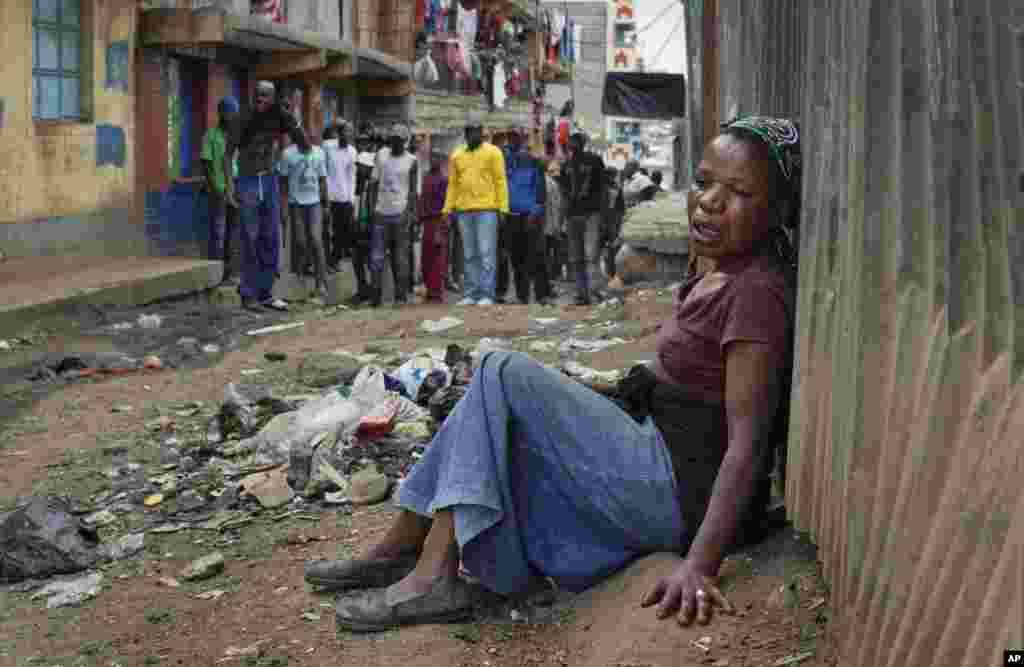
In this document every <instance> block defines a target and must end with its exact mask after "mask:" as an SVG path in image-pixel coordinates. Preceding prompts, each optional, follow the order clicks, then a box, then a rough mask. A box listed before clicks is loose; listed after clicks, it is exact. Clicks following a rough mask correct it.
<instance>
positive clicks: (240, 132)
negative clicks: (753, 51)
mask: <svg viewBox="0 0 1024 667" xmlns="http://www.w3.org/2000/svg"><path fill="white" fill-rule="evenodd" d="M275 94H276V93H275V89H274V84H272V83H270V82H269V81H260V82H258V83H257V84H256V92H255V94H254V95H253V108H252V111H251V112H250V113H248V114H247V115H246V116H245V117H243V118H242V119H241V121H240V122H239V123H238V126H237V128H236V131H235V132H232V133H230V134H229V135H228V142H227V147H226V149H225V153H224V172H225V173H231V169H232V164H233V162H234V161H235V159H236V158H237V160H238V177H237V179H234V181H232V179H230V178H228V179H225V184H226V187H225V194H226V198H227V200H228V203H229V204H231V205H233V206H236V207H237V208H238V211H239V221H240V225H239V231H240V232H241V233H240V236H241V246H242V281H241V284H240V285H239V288H238V291H239V293H240V294H241V295H242V305H243V307H245V308H247V309H250V310H255V309H258V308H259V307H260V306H263V307H266V308H272V309H274V310H287V309H288V304H287V303H285V302H284V301H282V300H281V299H275V298H274V297H273V288H274V280H275V278H276V277H277V275H278V271H279V267H278V262H279V261H280V251H281V191H280V189H281V185H280V183H279V182H278V176H277V175H276V174H275V173H274V171H275V170H274V166H275V163H276V161H277V159H278V154H279V151H280V145H279V141H278V137H279V136H280V135H281V134H285V133H287V134H288V136H289V137H291V139H292V141H294V142H295V144H296V145H297V146H298V147H299V150H300V151H302V152H303V153H306V152H308V151H309V141H308V140H307V139H306V135H305V133H304V132H302V130H301V129H300V128H299V124H298V122H297V121H296V120H295V116H294V115H293V114H292V113H291V112H290V111H288V110H287V109H285V108H284V107H283V106H282V105H281V103H280V102H277V101H275Z"/></svg>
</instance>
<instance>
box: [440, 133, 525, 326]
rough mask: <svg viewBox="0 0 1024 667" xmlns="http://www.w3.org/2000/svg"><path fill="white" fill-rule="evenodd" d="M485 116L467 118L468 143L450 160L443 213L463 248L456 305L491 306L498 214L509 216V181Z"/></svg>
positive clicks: (496, 249) (493, 288) (499, 151)
mask: <svg viewBox="0 0 1024 667" xmlns="http://www.w3.org/2000/svg"><path fill="white" fill-rule="evenodd" d="M483 125H484V123H483V115H482V114H478V113H472V114H470V115H469V117H468V118H467V120H466V145H465V146H462V147H460V148H457V149H456V150H455V152H453V153H452V155H451V157H450V158H449V160H448V193H447V195H446V196H445V201H444V211H443V213H444V215H446V216H449V217H450V219H451V220H452V222H453V223H457V224H458V225H459V231H460V232H461V235H462V247H463V253H464V262H463V265H464V266H463V282H462V284H463V296H464V298H463V299H462V301H460V302H459V305H460V306H471V305H479V306H492V305H494V297H495V287H496V285H495V269H496V267H497V263H498V257H497V252H498V216H499V215H502V216H504V215H508V212H509V208H508V180H507V178H506V176H505V158H504V156H503V155H502V154H501V150H500V149H498V148H497V147H496V146H494V145H493V144H491V143H487V142H484V140H483V131H484V127H483Z"/></svg>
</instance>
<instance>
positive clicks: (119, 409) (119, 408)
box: [110, 403, 135, 414]
mask: <svg viewBox="0 0 1024 667" xmlns="http://www.w3.org/2000/svg"><path fill="white" fill-rule="evenodd" d="M134 409H135V408H133V407H132V406H130V405H128V404H127V403H115V404H114V405H112V406H110V411H111V412H113V413H115V414H118V413H123V412H131V411H132V410H134Z"/></svg>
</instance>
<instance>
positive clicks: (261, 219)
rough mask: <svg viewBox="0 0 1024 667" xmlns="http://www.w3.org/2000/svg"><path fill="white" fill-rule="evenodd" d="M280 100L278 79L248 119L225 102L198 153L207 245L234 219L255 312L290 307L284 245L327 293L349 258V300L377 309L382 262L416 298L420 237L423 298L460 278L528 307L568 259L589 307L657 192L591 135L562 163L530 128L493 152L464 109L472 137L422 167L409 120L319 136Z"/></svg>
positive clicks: (403, 291)
mask: <svg viewBox="0 0 1024 667" xmlns="http://www.w3.org/2000/svg"><path fill="white" fill-rule="evenodd" d="M275 97H276V94H275V90H274V87H273V84H271V83H269V82H260V83H258V84H257V86H256V91H255V95H254V99H253V105H252V110H251V111H250V112H248V113H247V114H245V115H244V116H240V115H239V104H238V102H237V100H234V99H233V98H225V99H224V100H222V101H221V102H220V104H219V106H218V109H219V111H220V123H219V125H218V127H216V128H214V129H212V130H210V132H208V133H207V138H206V139H205V140H204V147H203V153H202V159H203V161H204V165H205V167H206V174H207V179H206V180H207V189H208V191H209V192H210V196H211V212H212V215H211V225H210V244H209V254H210V257H211V258H213V259H225V258H226V257H227V256H228V255H229V253H230V250H229V248H228V247H226V240H227V239H230V237H231V231H232V230H231V229H230V224H231V223H234V224H237V225H238V227H239V239H240V250H241V253H240V254H241V262H240V265H241V268H240V272H239V273H240V276H239V278H235V277H234V276H232V275H230V268H226V270H225V281H228V282H237V283H238V287H239V292H240V294H241V296H242V302H243V305H244V306H245V307H246V308H250V309H260V308H271V309H276V310H285V309H287V307H288V304H287V303H285V302H284V301H282V300H280V299H275V298H274V297H273V294H272V288H273V285H274V281H275V279H276V278H277V277H279V276H280V271H281V268H280V259H281V258H280V249H281V247H282V240H283V241H284V245H285V246H286V247H288V248H289V251H288V259H289V260H290V265H291V266H290V268H291V270H292V271H293V272H295V273H297V274H299V275H306V276H311V277H312V278H313V279H314V281H315V289H316V290H317V291H318V292H319V293H320V294H321V295H322V296H324V297H327V296H328V293H329V292H330V290H329V289H328V276H329V274H331V273H335V272H337V271H338V270H339V269H340V268H341V265H342V261H343V260H345V259H349V260H351V265H352V269H353V275H354V278H355V287H356V289H355V293H354V295H353V296H352V298H351V300H350V303H351V304H352V305H370V306H379V305H381V303H382V300H383V291H384V290H383V285H384V278H385V273H386V272H388V271H390V273H391V274H392V278H393V279H392V283H393V285H394V302H395V304H396V305H401V304H404V303H407V302H408V301H409V300H410V298H411V296H412V292H413V288H414V283H415V282H416V281H415V276H414V275H413V270H414V267H415V261H414V253H413V243H414V242H415V240H416V239H417V237H418V238H419V240H420V243H421V248H420V251H421V252H420V258H421V262H420V265H421V267H422V279H423V284H424V287H425V292H426V300H427V301H428V302H430V303H443V302H444V299H445V294H446V292H447V291H448V290H458V289H461V291H462V299H461V300H460V301H459V302H458V304H459V305H462V306H469V305H481V306H487V305H493V304H495V303H505V302H507V301H508V300H509V292H510V288H514V290H515V299H516V300H517V301H518V302H519V303H529V302H530V301H531V299H532V300H533V301H535V302H538V303H549V302H550V301H551V300H552V299H553V298H554V297H555V296H556V293H555V286H554V285H555V282H556V281H557V280H558V279H559V278H561V277H563V267H564V268H566V269H567V276H566V277H567V278H568V279H569V280H570V281H571V282H572V283H573V285H574V295H573V296H574V302H575V303H576V304H578V305H588V304H591V303H593V302H595V301H597V300H600V299H601V298H602V297H603V293H604V290H605V288H606V285H607V278H608V277H610V276H608V275H606V273H609V274H610V273H613V272H614V261H613V256H614V255H613V253H614V248H615V247H616V243H615V241H616V238H617V237H618V235H619V231H620V228H621V224H622V219H623V213H624V210H625V208H626V207H627V206H628V205H630V204H631V203H633V202H635V201H638V200H642V199H644V198H650V197H653V192H654V191H656V190H657V189H659V185H657V184H656V183H655V182H654V180H653V179H652V178H649V177H648V176H647V175H646V174H645V173H641V172H640V171H639V170H638V168H637V166H636V165H628V166H627V168H626V169H625V170H624V171H623V173H622V178H621V179H620V178H619V173H618V172H617V170H615V169H613V168H606V167H605V164H604V160H603V159H602V158H601V157H600V156H599V155H598V154H596V153H594V152H592V151H589V150H587V136H586V134H585V133H583V132H575V133H573V134H572V136H571V138H570V142H569V144H570V150H569V156H568V159H566V160H564V161H554V160H552V161H545V160H543V159H541V158H537V157H535V156H534V155H532V154H531V153H530V151H529V150H528V147H527V144H528V133H527V132H526V130H524V129H523V128H514V129H513V130H511V131H510V132H509V133H508V141H507V143H506V144H505V145H504V146H502V147H498V146H496V145H495V144H493V143H491V142H489V141H487V140H485V136H484V122H483V116H482V115H480V114H470V115H469V116H468V117H467V120H466V123H465V130H464V135H465V136H464V143H463V144H462V145H460V146H458V147H457V148H455V150H453V151H451V153H450V154H449V153H446V152H444V151H441V150H438V149H434V150H431V151H430V153H429V164H428V165H427V167H426V170H425V171H424V172H423V174H422V177H421V175H420V168H419V165H418V162H417V158H416V147H415V146H414V145H413V144H412V137H411V136H410V132H409V129H408V127H407V126H405V125H403V124H395V125H393V126H391V127H390V128H389V129H388V130H387V131H386V133H384V135H383V136H381V135H376V136H374V135H371V134H369V133H366V132H364V133H361V134H360V135H359V136H358V137H356V136H354V131H353V127H352V125H351V124H349V123H348V122H346V121H339V122H338V123H334V124H331V125H330V126H328V127H327V128H326V129H325V130H324V133H323V136H322V143H321V144H320V145H319V146H317V145H314V144H313V143H312V142H311V140H310V138H309V137H308V135H307V134H306V132H305V131H304V130H303V129H302V128H301V126H300V123H299V121H298V118H297V116H296V115H295V114H293V113H292V112H291V111H290V110H289V109H288V108H287V107H286V106H285V105H283V104H281V103H280V102H277V101H276V100H275ZM282 137H283V138H284V139H283V142H282V143H283V145H280V144H279V143H278V142H279V141H281V138H282ZM231 175H233V177H232V176H231ZM603 250H607V251H608V254H607V256H603V252H602V251H603ZM602 262H603V263H604V264H605V267H606V268H607V271H605V270H602ZM225 266H226V267H229V263H228V262H225ZM460 283H461V284H460Z"/></svg>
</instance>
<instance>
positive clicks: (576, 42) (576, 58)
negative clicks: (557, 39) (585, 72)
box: [572, 23, 583, 63]
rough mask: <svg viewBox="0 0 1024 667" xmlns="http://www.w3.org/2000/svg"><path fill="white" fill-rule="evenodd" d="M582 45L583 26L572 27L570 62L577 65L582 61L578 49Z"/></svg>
mask: <svg viewBox="0 0 1024 667" xmlns="http://www.w3.org/2000/svg"><path fill="white" fill-rule="evenodd" d="M582 45H583V26H581V25H576V24H575V23H574V24H573V26H572V62H574V63H578V62H580V61H581V60H582V58H581V56H580V47H581V46H582Z"/></svg>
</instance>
